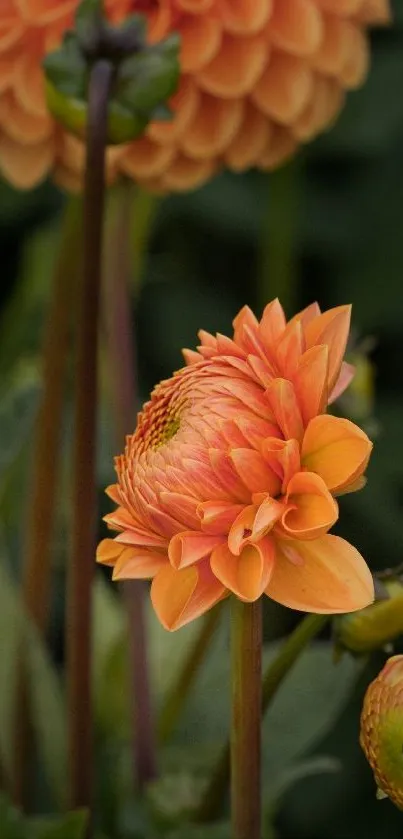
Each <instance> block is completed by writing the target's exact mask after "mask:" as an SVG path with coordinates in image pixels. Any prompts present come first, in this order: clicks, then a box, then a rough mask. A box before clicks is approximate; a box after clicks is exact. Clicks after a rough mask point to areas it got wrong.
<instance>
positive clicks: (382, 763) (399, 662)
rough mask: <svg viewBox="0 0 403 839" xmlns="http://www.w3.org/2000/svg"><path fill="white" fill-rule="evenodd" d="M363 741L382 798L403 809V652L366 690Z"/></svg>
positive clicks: (391, 659)
mask: <svg viewBox="0 0 403 839" xmlns="http://www.w3.org/2000/svg"><path fill="white" fill-rule="evenodd" d="M360 744H361V747H362V749H363V750H364V753H365V756H366V758H367V760H368V762H369V764H370V766H371V768H372V770H373V772H374V776H375V781H376V783H377V785H378V798H384V797H385V796H388V797H389V798H390V799H391V801H393V803H394V804H396V806H397V807H399V808H400V809H402V810H403V655H395V656H393V657H392V658H389V659H388V661H387V662H386V664H385V667H384V668H383V670H381V672H380V673H379V676H377V678H376V679H375V680H374V681H373V682H371V684H370V685H369V688H368V690H367V692H366V694H365V698H364V705H363V709H362V713H361V732H360Z"/></svg>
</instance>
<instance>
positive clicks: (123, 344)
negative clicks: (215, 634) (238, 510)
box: [104, 182, 157, 789]
mask: <svg viewBox="0 0 403 839" xmlns="http://www.w3.org/2000/svg"><path fill="white" fill-rule="evenodd" d="M114 197H115V198H116V200H115V201H114V202H112V206H111V223H110V226H109V231H108V233H109V235H108V248H107V259H106V271H105V294H104V303H105V307H104V309H105V311H104V315H105V324H106V328H107V337H108V355H109V362H110V384H111V391H112V392H111V402H112V405H113V408H114V414H115V426H116V438H117V444H118V446H119V447H121V446H123V445H124V440H125V436H126V434H129V433H130V432H131V431H132V429H133V426H134V418H135V410H136V407H135V406H136V381H137V375H136V363H135V346H134V325H133V319H132V317H131V312H130V303H131V296H130V275H131V259H130V234H131V226H132V209H133V198H134V192H133V189H132V185H131V184H130V183H129V182H127V183H123V184H122V185H121V186H120V187H119V188H118V190H117V192H116V196H114ZM122 589H123V594H124V598H125V603H126V611H127V618H128V641H129V672H130V678H131V699H132V724H133V731H132V741H133V747H132V754H133V768H134V773H135V777H136V779H137V784H138V786H139V787H140V789H141V788H142V787H143V786H144V785H145V784H146V783H148V782H149V781H151V780H153V778H155V776H156V773H157V759H156V749H155V736H154V730H153V715H152V707H151V690H150V678H149V667H148V660H147V637H146V636H147V633H146V625H145V604H144V600H145V594H146V589H145V584H144V582H143V581H142V580H130V581H127V582H125V583H123V584H122Z"/></svg>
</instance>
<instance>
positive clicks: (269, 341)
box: [259, 297, 286, 353]
mask: <svg viewBox="0 0 403 839" xmlns="http://www.w3.org/2000/svg"><path fill="white" fill-rule="evenodd" d="M285 327H286V319H285V314H284V310H283V307H282V305H281V303H280V301H279V299H278V298H277V297H276V299H275V300H272V302H271V303H268V304H267V306H266V307H265V309H264V311H263V315H262V319H261V321H260V324H259V335H260V338H261V339H262V342H263V344H264V346H265V347H266V349H267V350H268V351H269V353H272V352H273V350H274V349H275V347H276V345H277V343H278V341H279V338H280V337H281V335H282V334H283V332H284V330H285Z"/></svg>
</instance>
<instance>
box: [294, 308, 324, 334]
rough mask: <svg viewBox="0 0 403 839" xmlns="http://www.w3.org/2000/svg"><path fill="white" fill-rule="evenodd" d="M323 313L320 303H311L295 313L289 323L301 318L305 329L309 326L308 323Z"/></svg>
mask: <svg viewBox="0 0 403 839" xmlns="http://www.w3.org/2000/svg"><path fill="white" fill-rule="evenodd" d="M320 314H321V311H320V307H319V303H316V302H315V303H310V304H309V306H306V308H305V309H302V311H301V312H298V314H296V315H294V317H293V318H291V320H289V321H288V323H293V322H294V321H295V320H299V321H300V322H301V324H302V328H303V329H304V330H305V327H306V326H308V323H311V321H312V320H315V318H317V317H319V315H320Z"/></svg>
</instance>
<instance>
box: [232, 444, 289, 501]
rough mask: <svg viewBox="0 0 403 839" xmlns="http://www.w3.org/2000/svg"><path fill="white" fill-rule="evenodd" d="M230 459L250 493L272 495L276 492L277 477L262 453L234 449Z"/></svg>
mask: <svg viewBox="0 0 403 839" xmlns="http://www.w3.org/2000/svg"><path fill="white" fill-rule="evenodd" d="M230 457H231V460H232V463H233V464H234V466H235V469H236V471H237V473H238V475H239V477H240V478H241V480H242V481H243V483H244V484H245V486H246V487H247V488H248V489H249V491H250V492H269V493H270V495H273V494H274V493H275V492H276V490H277V488H278V480H277V477H276V475H274V474H273V472H272V470H271V469H270V467H269V466H268V464H267V463H266V462H265V460H264V458H263V456H262V455H261V454H260V452H257V451H255V450H254V449H233V450H232V451H231V454H230Z"/></svg>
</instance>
